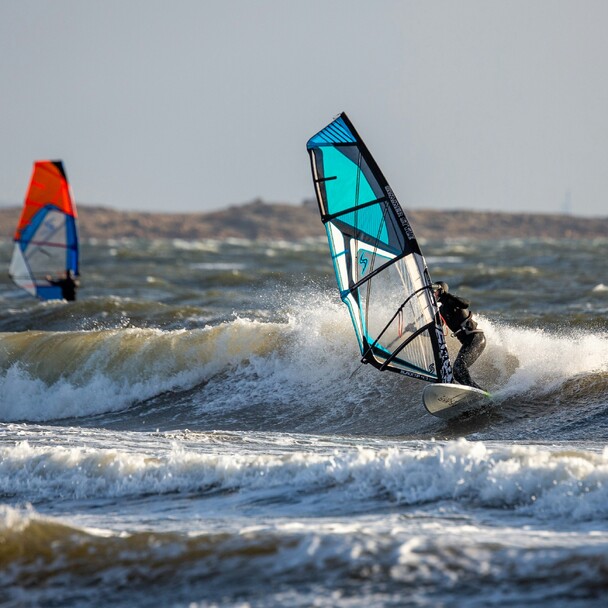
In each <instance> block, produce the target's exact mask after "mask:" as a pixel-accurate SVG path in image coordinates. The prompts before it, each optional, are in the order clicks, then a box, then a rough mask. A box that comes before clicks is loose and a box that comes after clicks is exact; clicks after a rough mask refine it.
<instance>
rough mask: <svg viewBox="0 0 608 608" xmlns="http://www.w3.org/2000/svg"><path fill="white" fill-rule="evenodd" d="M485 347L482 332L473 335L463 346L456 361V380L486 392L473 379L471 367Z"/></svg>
mask: <svg viewBox="0 0 608 608" xmlns="http://www.w3.org/2000/svg"><path fill="white" fill-rule="evenodd" d="M485 347H486V338H485V336H484V335H483V333H482V332H480V333H475V334H471V338H470V339H469V340H467V341H466V342H465V343H464V344H463V345H462V347H461V349H460V352H459V353H458V356H457V357H456V361H454V378H455V379H456V382H458V383H460V384H466V385H467V386H472V387H474V388H478V389H481V390H484V389H483V388H482V387H481V386H479V384H477V383H476V382H475V381H474V380H473V379H472V378H471V374H470V373H469V367H470V366H471V365H473V363H475V361H477V359H478V358H479V355H481V353H482V352H483V349H484V348H485Z"/></svg>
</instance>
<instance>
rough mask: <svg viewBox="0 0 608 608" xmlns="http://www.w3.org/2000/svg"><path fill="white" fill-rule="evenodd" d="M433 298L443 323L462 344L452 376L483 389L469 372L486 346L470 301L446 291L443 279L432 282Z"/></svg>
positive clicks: (461, 381) (459, 381) (457, 380)
mask: <svg viewBox="0 0 608 608" xmlns="http://www.w3.org/2000/svg"><path fill="white" fill-rule="evenodd" d="M433 290H434V292H435V298H436V299H437V301H438V302H439V304H440V308H439V313H440V314H441V317H442V318H443V320H444V322H445V324H446V325H447V326H448V327H449V328H450V329H451V330H452V335H453V336H455V337H456V338H458V340H459V341H460V343H461V344H462V346H461V347H460V351H459V353H458V356H457V357H456V361H454V378H455V380H456V382H458V383H460V384H466V385H468V386H472V387H474V388H478V389H481V390H484V389H482V388H481V386H479V385H478V384H477V383H476V382H475V381H474V380H472V379H471V375H470V374H469V367H471V365H473V363H475V361H477V359H478V358H479V355H481V353H482V352H483V349H484V348H485V347H486V338H485V336H484V334H483V330H481V329H479V328H478V327H477V323H476V322H475V320H474V319H473V313H472V312H471V311H470V310H469V305H470V302H469V301H468V300H465V299H464V298H460V297H458V296H455V295H454V294H451V293H448V284H447V283H444V282H443V281H441V282H439V283H434V284H433Z"/></svg>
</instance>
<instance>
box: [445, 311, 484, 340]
mask: <svg viewBox="0 0 608 608" xmlns="http://www.w3.org/2000/svg"><path fill="white" fill-rule="evenodd" d="M462 332H464V334H465V336H469V335H471V334H482V333H483V329H479V328H477V327H473V313H472V312H469V316H468V317H467V318H466V319H465V320H464V321H463V322H462V323H461V324H460V329H459V330H457V331H455V332H452V337H454V338H457V337H458V334H460V333H462Z"/></svg>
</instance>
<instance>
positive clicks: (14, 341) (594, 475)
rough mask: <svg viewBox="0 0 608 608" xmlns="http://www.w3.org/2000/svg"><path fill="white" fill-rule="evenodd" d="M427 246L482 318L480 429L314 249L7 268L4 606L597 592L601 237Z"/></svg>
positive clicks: (601, 537) (607, 469)
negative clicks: (364, 356)
mask: <svg viewBox="0 0 608 608" xmlns="http://www.w3.org/2000/svg"><path fill="white" fill-rule="evenodd" d="M10 250H11V244H10V243H8V242H4V243H0V256H1V257H0V259H4V260H6V264H7V265H8V260H9V258H10ZM424 251H425V254H426V258H427V262H428V264H429V267H430V269H431V274H432V276H433V278H434V279H436V280H440V279H443V280H446V281H447V282H448V283H450V285H451V286H452V288H453V290H454V291H457V292H458V293H459V294H462V295H464V296H465V297H468V298H469V299H471V300H472V301H473V302H474V307H475V309H476V310H477V311H479V313H480V315H481V320H482V321H483V325H484V328H485V330H486V335H487V338H488V347H487V349H486V351H485V352H484V354H483V355H482V357H481V359H480V360H479V362H478V363H477V364H476V365H475V367H474V368H473V375H474V377H475V378H476V379H477V380H478V381H479V382H480V383H482V384H484V385H486V386H488V387H489V388H490V389H491V390H492V391H493V392H494V393H495V395H496V399H495V402H494V406H493V408H492V409H491V410H490V411H489V412H487V413H485V414H483V415H480V416H478V417H477V418H475V419H471V420H467V421H463V422H458V423H446V422H443V421H441V420H439V419H436V418H433V417H432V416H429V415H428V414H426V412H425V411H424V408H423V407H422V405H421V401H420V394H421V390H422V385H421V383H419V382H416V381H410V380H408V379H405V378H402V377H399V376H397V375H394V374H388V373H387V374H381V373H379V372H377V371H376V370H374V369H371V368H369V366H360V365H358V356H357V354H358V353H357V347H356V340H355V338H354V333H353V331H352V328H351V326H350V320H349V317H348V314H347V311H346V309H345V308H344V307H343V305H342V304H341V303H340V302H339V299H338V294H337V289H336V287H335V282H334V278H333V275H332V270H331V266H330V262H329V256H328V254H327V245H326V243H324V242H322V241H311V242H306V243H299V244H288V243H279V244H274V245H271V244H262V243H250V242H243V241H238V242H237V241H234V242H229V243H216V242H199V243H191V242H182V241H172V242H167V241H165V242H136V241H124V242H123V241H121V242H112V243H85V245H84V247H83V254H82V269H83V280H82V283H83V289H82V290H81V292H80V299H79V301H77V302H75V303H73V304H63V303H45V304H43V303H38V302H36V301H34V300H33V299H31V298H29V297H28V296H27V295H25V294H24V295H22V294H21V293H20V292H18V291H16V290H15V289H14V288H13V286H12V284H11V283H9V281H8V279H6V278H2V279H0V497H1V498H0V604H2V605H6V606H15V607H17V606H62V607H63V606H87V605H91V606H98V605H113V606H134V605H138V606H160V605H162V606H177V607H182V606H183V607H186V606H215V605H217V606H344V607H354V606H357V607H359V606H365V607H366V608H367V607H370V606H479V607H481V606H492V605H496V606H522V605H525V606H596V605H597V606H602V605H604V602H603V600H604V599H605V597H606V594H607V593H608V324H607V322H606V317H607V314H608V274H607V270H606V259H607V257H608V239H605V240H597V241H592V242H581V241H571V242H565V243H564V242H557V241H555V242H551V241H514V240H509V241H503V242H491V243H488V242H485V243H484V242H482V243H477V242H429V243H425V244H424Z"/></svg>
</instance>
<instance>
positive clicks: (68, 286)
mask: <svg viewBox="0 0 608 608" xmlns="http://www.w3.org/2000/svg"><path fill="white" fill-rule="evenodd" d="M49 283H51V285H57V287H60V288H61V297H62V298H63V299H64V300H67V301H68V302H73V301H74V300H76V287H78V285H77V284H76V281H74V279H72V278H71V277H68V278H66V279H57V280H56V281H49Z"/></svg>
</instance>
